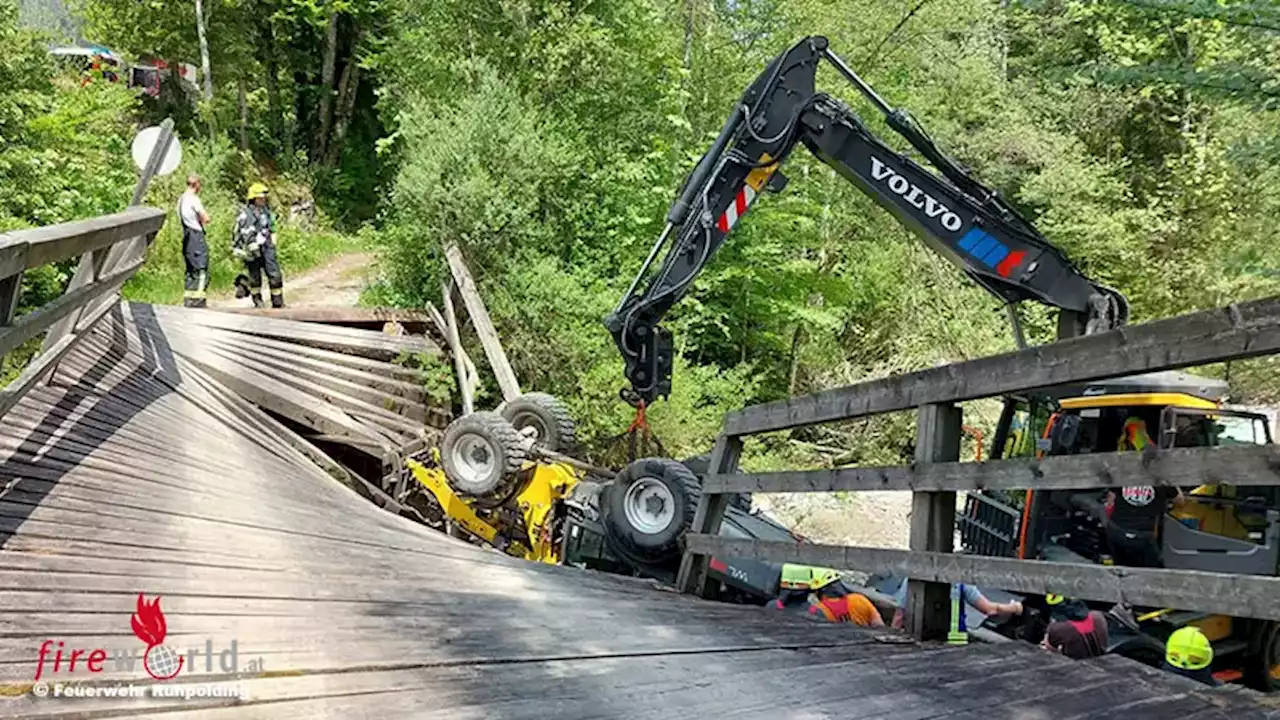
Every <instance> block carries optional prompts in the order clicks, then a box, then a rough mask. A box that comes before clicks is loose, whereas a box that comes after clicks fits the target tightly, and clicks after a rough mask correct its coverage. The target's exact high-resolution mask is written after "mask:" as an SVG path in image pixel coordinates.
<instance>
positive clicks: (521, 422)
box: [499, 393, 578, 455]
mask: <svg viewBox="0 0 1280 720" xmlns="http://www.w3.org/2000/svg"><path fill="white" fill-rule="evenodd" d="M499 412H500V413H501V414H502V417H504V418H506V419H507V421H508V422H510V423H511V424H512V425H513V426H515V428H516V430H524V429H525V428H527V427H532V428H533V429H534V430H535V431H536V432H537V435H536V436H534V442H535V443H537V444H538V445H541V446H542V447H544V448H546V449H548V450H550V451H552V452H558V453H562V454H564V455H573V454H574V453H576V452H577V450H578V435H577V427H576V426H575V425H574V422H573V418H572V417H571V416H570V415H569V409H568V408H566V407H565V406H564V403H562V402H560V401H559V400H558V399H556V397H555V396H553V395H548V394H546V393H529V394H527V395H521V396H520V397H518V398H516V399H515V400H512V401H511V402H509V403H506V404H504V405H503V406H502V407H501V408H499Z"/></svg>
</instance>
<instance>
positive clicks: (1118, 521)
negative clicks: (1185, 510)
mask: <svg viewBox="0 0 1280 720" xmlns="http://www.w3.org/2000/svg"><path fill="white" fill-rule="evenodd" d="M1118 450H1119V451H1120V452H1131V451H1138V452H1142V453H1144V454H1148V453H1154V452H1155V450H1156V446H1155V444H1154V443H1152V442H1151V436H1150V435H1148V434H1147V424H1146V422H1144V421H1143V420H1140V419H1138V418H1133V417H1131V418H1129V419H1128V420H1125V423H1124V435H1123V436H1122V437H1121V438H1120V441H1119V443H1118ZM1184 499H1185V498H1184V497H1183V495H1182V490H1180V489H1179V488H1176V487H1169V486H1160V487H1153V486H1151V485H1128V486H1125V487H1113V488H1111V489H1110V490H1108V491H1107V505H1106V512H1107V542H1108V543H1109V544H1110V546H1111V556H1112V557H1113V558H1115V561H1116V563H1117V564H1119V565H1127V566H1129V567H1160V566H1161V565H1163V562H1162V561H1161V559H1160V544H1159V542H1158V540H1157V533H1158V532H1159V528H1160V519H1161V517H1163V516H1164V514H1165V512H1167V511H1168V510H1169V506H1170V505H1181V504H1182V503H1183V501H1184Z"/></svg>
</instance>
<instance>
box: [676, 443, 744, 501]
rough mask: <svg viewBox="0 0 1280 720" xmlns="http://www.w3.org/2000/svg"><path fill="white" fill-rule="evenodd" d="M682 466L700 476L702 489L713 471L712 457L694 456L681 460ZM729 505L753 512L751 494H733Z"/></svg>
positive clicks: (699, 481) (699, 480) (699, 482)
mask: <svg viewBox="0 0 1280 720" xmlns="http://www.w3.org/2000/svg"><path fill="white" fill-rule="evenodd" d="M680 464H681V465H684V466H685V467H687V468H689V471H690V472H692V473H693V474H694V475H697V476H698V484H699V487H701V484H702V481H703V480H706V479H707V473H708V472H710V471H711V456H710V455H694V456H693V457H688V458H685V459H684V460H681V461H680ZM729 505H731V506H733V507H736V508H738V509H739V510H741V511H743V512H748V513H749V512H751V493H733V495H731V496H730V497H729Z"/></svg>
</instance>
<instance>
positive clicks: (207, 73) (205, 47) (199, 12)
mask: <svg viewBox="0 0 1280 720" xmlns="http://www.w3.org/2000/svg"><path fill="white" fill-rule="evenodd" d="M196 35H198V36H199V38H200V70H201V72H203V73H204V99H205V100H212V99H213V71H212V69H211V68H210V67H209V38H208V37H206V36H205V33H204V5H203V4H202V3H201V0H196Z"/></svg>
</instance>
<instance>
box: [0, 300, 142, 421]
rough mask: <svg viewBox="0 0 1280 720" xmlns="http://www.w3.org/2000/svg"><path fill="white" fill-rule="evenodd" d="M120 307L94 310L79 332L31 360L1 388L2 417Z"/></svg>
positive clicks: (113, 306) (68, 336) (83, 322)
mask: <svg viewBox="0 0 1280 720" xmlns="http://www.w3.org/2000/svg"><path fill="white" fill-rule="evenodd" d="M116 307H118V306H117V305H114V304H109V305H103V306H102V307H100V308H98V309H97V310H95V311H94V313H93V314H92V315H90V316H89V317H86V318H84V319H83V320H82V325H81V327H80V329H79V331H78V332H75V333H72V334H70V335H65V336H63V338H62V339H61V340H59V341H58V342H57V344H55V345H54V346H52V347H50V348H48V349H47V350H43V351H42V352H41V353H40V355H39V356H38V357H36V358H35V359H34V360H32V361H31V364H30V365H28V366H27V367H26V369H25V370H23V371H22V374H21V375H19V376H18V377H16V378H14V380H13V382H11V383H9V384H8V385H7V386H5V388H4V389H3V390H0V417H3V416H4V415H5V414H6V413H8V412H9V411H10V410H12V409H13V406H14V405H16V404H17V403H18V401H19V400H21V399H22V396H23V395H25V394H26V393H27V391H29V390H30V389H31V388H33V387H35V385H36V383H37V382H39V381H40V378H42V377H44V376H45V374H46V373H48V372H49V371H50V370H52V369H53V368H54V367H55V366H56V365H57V364H58V362H59V361H60V360H61V359H62V358H63V356H65V355H66V354H67V353H68V352H70V351H71V350H72V349H73V348H75V346H76V343H77V342H79V341H80V339H81V338H83V337H84V334H85V333H86V332H88V331H89V330H91V329H92V328H93V327H94V326H95V325H97V324H98V323H99V322H101V321H102V319H103V318H105V317H107V315H108V314H109V311H111V310H112V309H113V308H116Z"/></svg>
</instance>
